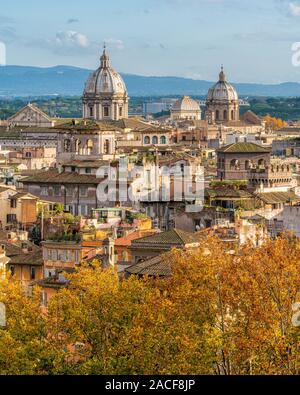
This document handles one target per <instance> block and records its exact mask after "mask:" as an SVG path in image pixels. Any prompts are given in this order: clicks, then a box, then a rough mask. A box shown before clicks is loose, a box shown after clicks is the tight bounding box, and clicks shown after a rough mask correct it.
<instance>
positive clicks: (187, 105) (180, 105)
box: [172, 96, 200, 111]
mask: <svg viewBox="0 0 300 395" xmlns="http://www.w3.org/2000/svg"><path fill="white" fill-rule="evenodd" d="M172 111H200V106H199V104H198V103H197V102H196V100H193V99H191V98H190V97H189V96H184V97H182V98H181V99H179V100H177V101H176V102H175V103H174V104H173V106H172Z"/></svg>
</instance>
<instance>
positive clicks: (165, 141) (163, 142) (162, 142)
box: [160, 136, 167, 144]
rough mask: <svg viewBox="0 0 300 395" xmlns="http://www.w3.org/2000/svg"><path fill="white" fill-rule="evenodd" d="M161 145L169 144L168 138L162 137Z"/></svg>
mask: <svg viewBox="0 0 300 395" xmlns="http://www.w3.org/2000/svg"><path fill="white" fill-rule="evenodd" d="M160 144H167V139H166V136H161V138H160Z"/></svg>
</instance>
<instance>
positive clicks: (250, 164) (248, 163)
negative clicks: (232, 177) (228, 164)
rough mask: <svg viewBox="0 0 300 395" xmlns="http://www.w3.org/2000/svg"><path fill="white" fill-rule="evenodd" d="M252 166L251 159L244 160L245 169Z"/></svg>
mask: <svg viewBox="0 0 300 395" xmlns="http://www.w3.org/2000/svg"><path fill="white" fill-rule="evenodd" d="M251 168H252V161H251V160H246V162H245V169H246V170H249V169H251Z"/></svg>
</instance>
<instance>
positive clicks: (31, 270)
mask: <svg viewBox="0 0 300 395" xmlns="http://www.w3.org/2000/svg"><path fill="white" fill-rule="evenodd" d="M35 270H36V269H35V267H31V268H30V279H31V280H35V277H36V272H35Z"/></svg>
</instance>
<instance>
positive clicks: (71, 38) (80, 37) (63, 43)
mask: <svg viewBox="0 0 300 395" xmlns="http://www.w3.org/2000/svg"><path fill="white" fill-rule="evenodd" d="M54 43H55V44H56V45H57V46H59V47H67V48H88V47H90V45H91V43H90V40H89V39H88V37H87V36H85V35H84V34H82V33H78V32H75V31H72V30H68V31H66V32H57V33H56V38H55V41H54Z"/></svg>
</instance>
